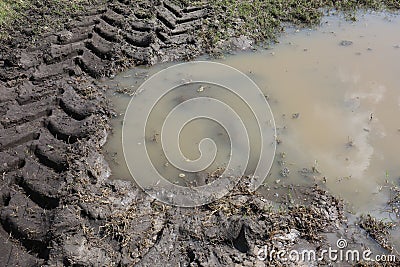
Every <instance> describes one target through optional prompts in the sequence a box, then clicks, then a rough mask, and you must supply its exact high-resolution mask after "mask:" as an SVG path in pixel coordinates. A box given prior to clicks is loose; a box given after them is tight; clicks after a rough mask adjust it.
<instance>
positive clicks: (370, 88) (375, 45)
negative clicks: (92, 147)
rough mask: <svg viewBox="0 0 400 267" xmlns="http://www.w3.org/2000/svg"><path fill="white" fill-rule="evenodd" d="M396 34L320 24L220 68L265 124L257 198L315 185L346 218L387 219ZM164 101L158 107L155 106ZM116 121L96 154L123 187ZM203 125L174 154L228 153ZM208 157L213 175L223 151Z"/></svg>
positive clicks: (119, 103) (387, 20)
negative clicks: (248, 87) (263, 172)
mask: <svg viewBox="0 0 400 267" xmlns="http://www.w3.org/2000/svg"><path fill="white" fill-rule="evenodd" d="M399 28H400V18H399V17H398V16H397V17H393V16H387V15H366V16H364V17H362V18H360V20H359V21H358V22H356V23H350V22H344V21H343V20H341V19H338V18H327V19H325V21H324V23H323V25H322V26H321V27H320V28H318V29H317V30H301V31H297V32H295V33H290V34H287V35H286V36H283V37H282V38H281V39H280V44H278V45H275V46H273V48H272V49H269V50H263V51H259V52H255V53H240V54H237V55H234V56H228V57H226V59H224V60H221V61H220V62H222V63H224V64H227V65H230V66H232V67H235V68H237V69H239V70H241V71H243V72H244V73H246V74H247V75H248V76H249V77H251V78H252V79H253V80H254V81H255V82H256V83H257V84H258V85H259V87H260V88H261V89H262V90H263V92H264V94H265V96H266V97H267V98H268V100H269V104H270V105H271V109H272V111H273V114H274V116H275V123H276V127H277V132H278V143H279V144H278V146H277V153H276V158H275V162H274V164H273V167H272V169H271V172H270V174H269V177H268V178H267V180H266V183H265V186H264V187H261V188H260V190H261V191H264V192H266V193H267V192H269V193H270V192H271V190H272V192H273V190H274V186H276V185H277V184H311V183H314V182H320V183H325V184H326V187H327V188H328V189H329V190H330V191H331V192H332V193H334V194H337V195H339V196H341V197H342V198H344V199H345V200H346V201H347V202H348V203H349V204H350V205H349V206H350V208H351V210H352V211H353V212H354V213H356V214H359V213H367V212H368V213H372V214H374V215H375V216H378V217H381V218H383V217H385V216H388V215H387V214H385V213H382V211H383V210H384V209H385V203H386V202H387V200H388V198H389V192H388V189H389V187H390V186H391V185H392V184H393V183H398V182H399V177H400V168H399V152H400V119H399V114H400V76H399V73H400V35H399ZM165 67H167V65H159V66H157V67H156V68H151V69H146V68H142V69H140V68H136V69H134V70H131V71H127V72H125V73H123V74H121V75H120V76H118V77H116V78H115V79H114V81H113V82H112V83H111V85H113V86H116V85H117V86H118V88H119V89H120V90H121V88H122V89H125V90H126V91H128V92H131V93H132V92H135V90H136V89H137V87H138V85H139V84H140V83H141V82H142V81H143V80H145V79H146V78H147V77H148V75H151V74H153V73H156V72H157V71H158V70H160V69H163V68H165ZM220 96H221V95H220ZM182 97H185V95H184V94H183V95H182ZM129 100H130V97H129V96H126V95H121V94H114V95H113V102H114V105H115V107H116V110H117V111H118V112H119V113H121V114H122V113H123V112H124V110H125V107H126V106H127V104H128V102H129ZM175 100H176V101H178V100H179V99H178V100H177V99H175ZM227 101H228V100H227ZM172 102H173V99H171V101H166V102H165V103H164V105H165V107H168V106H169V105H171V103H172ZM233 102H234V101H233ZM161 108H162V107H161ZM243 112H244V114H245V111H244V110H243ZM244 116H246V115H244ZM121 121H122V116H119V117H118V118H116V119H115V120H114V122H113V123H114V127H113V129H114V134H113V135H112V136H111V137H110V140H109V142H108V143H107V145H106V148H105V149H106V150H107V151H108V152H109V153H108V155H109V162H110V165H111V167H112V170H113V177H115V178H119V179H121V178H122V179H129V178H130V175H129V172H128V170H127V168H126V166H125V163H124V158H123V154H122V151H121V137H120V136H121V127H120V126H121ZM206 124H207V125H208V127H205V125H206ZM209 124H210V122H207V121H204V122H194V123H193V125H191V126H192V127H191V129H192V130H190V128H189V127H188V129H187V130H186V131H184V132H183V135H186V138H183V139H182V140H184V141H182V147H183V150H184V151H185V153H187V154H188V155H189V156H188V157H191V158H196V157H198V154H197V153H198V149H197V148H196V147H195V148H194V146H193V143H196V142H198V140H200V139H201V138H203V137H204V136H208V137H210V138H213V139H215V142H216V143H220V142H221V143H222V144H229V142H227V140H226V139H227V137H226V135H225V133H224V132H223V131H222V130H221V129H219V128H218V127H217V126H216V125H211V126H210V125H209ZM205 129H208V130H205ZM148 138H153V139H154V140H157V138H158V135H157V133H156V132H154V133H150V134H149V137H148ZM255 146H256V145H255ZM157 149H159V148H157ZM157 149H155V150H154V155H155V157H157V155H159V158H158V160H155V163H156V164H157V165H158V166H159V167H160V168H164V171H165V172H166V173H169V174H168V175H169V177H170V179H171V180H172V181H174V182H177V183H180V182H182V181H180V180H179V179H175V178H176V177H178V176H179V175H180V173H179V172H178V171H174V170H173V169H168V168H167V169H166V167H168V166H167V165H166V160H165V158H163V157H162V156H161V155H162V153H161V152H160V151H158V150H157ZM218 149H219V152H220V154H219V156H218V158H217V160H216V161H215V162H214V163H215V164H214V165H213V166H211V167H210V168H209V169H207V170H206V172H210V171H212V170H214V169H216V168H218V167H220V166H223V162H224V160H226V158H228V156H229V146H227V145H225V146H224V145H220V146H218ZM250 164H254V162H252V161H251V162H250ZM181 176H183V175H181ZM181 178H182V177H181ZM174 179H175V180H174ZM397 247H400V244H398V245H397Z"/></svg>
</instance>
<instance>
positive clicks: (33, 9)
mask: <svg viewBox="0 0 400 267" xmlns="http://www.w3.org/2000/svg"><path fill="white" fill-rule="evenodd" d="M104 1H105V0H104ZM104 1H92V0H0V40H2V41H4V40H8V39H10V38H11V36H15V34H18V33H21V32H24V33H27V35H34V36H35V35H38V34H41V33H44V32H46V31H51V30H56V29H59V28H61V27H62V25H63V24H64V23H65V22H67V21H68V20H70V19H71V17H72V16H74V15H75V14H76V13H79V12H84V11H85V8H86V7H89V6H91V5H92V6H93V4H94V2H96V3H102V2H104Z"/></svg>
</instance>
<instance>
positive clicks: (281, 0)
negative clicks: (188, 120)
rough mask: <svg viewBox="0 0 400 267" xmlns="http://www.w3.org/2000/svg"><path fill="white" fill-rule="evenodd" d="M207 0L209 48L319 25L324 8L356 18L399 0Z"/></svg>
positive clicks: (398, 5) (396, 5) (271, 38)
mask: <svg viewBox="0 0 400 267" xmlns="http://www.w3.org/2000/svg"><path fill="white" fill-rule="evenodd" d="M193 3H196V1H193ZM208 3H209V5H210V6H211V10H212V12H211V13H212V14H211V16H210V18H209V19H208V27H207V28H206V30H205V32H204V33H203V34H204V35H205V40H208V43H207V46H208V47H209V48H210V49H212V48H214V47H217V46H218V44H219V43H220V41H224V40H227V39H229V38H231V37H238V36H240V35H245V36H248V37H250V38H251V39H253V40H254V41H255V42H256V43H257V42H261V41H262V42H264V41H266V40H267V41H275V40H276V36H277V33H279V32H280V31H282V29H283V26H284V25H285V23H288V24H295V25H300V26H312V25H318V23H320V20H321V18H322V16H323V15H324V13H326V12H327V11H339V12H342V13H343V14H345V15H346V17H347V18H348V19H352V20H355V14H356V12H357V11H358V10H360V9H363V10H367V9H371V10H398V9H400V0H362V1H356V0H336V1H335V0H329V1H328V0H239V1H237V0H210V1H209V2H208ZM220 11H223V12H220Z"/></svg>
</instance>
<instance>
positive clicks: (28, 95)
mask: <svg viewBox="0 0 400 267" xmlns="http://www.w3.org/2000/svg"><path fill="white" fill-rule="evenodd" d="M152 14H157V16H156V20H150V19H148V18H151V17H152ZM206 15H207V12H206V9H205V8H202V7H193V8H190V7H187V8H179V7H177V6H175V5H173V4H171V3H168V2H163V3H160V4H157V5H154V4H152V3H150V2H148V3H147V4H145V5H142V6H139V5H138V4H136V1H132V2H130V1H120V2H116V3H111V4H107V5H104V6H100V7H96V8H94V9H92V10H91V11H90V13H85V14H84V15H81V16H78V17H77V18H75V19H74V20H73V21H72V22H70V23H69V24H68V25H66V27H65V30H63V31H61V32H57V33H54V34H49V35H47V36H45V37H44V38H43V39H42V40H41V42H40V43H39V45H38V46H36V47H29V48H26V49H7V47H4V48H3V49H2V55H1V61H0V63H1V64H2V67H1V69H0V114H1V121H0V123H1V124H0V159H1V162H2V164H1V167H0V171H1V173H2V180H3V182H2V186H1V191H0V192H1V200H2V201H1V224H2V226H3V227H2V228H0V238H1V248H2V253H1V256H0V257H1V259H0V262H2V263H4V265H5V266H16V265H21V266H30V265H35V264H38V265H39V264H42V263H45V262H47V261H48V260H49V258H54V257H55V258H56V261H60V262H63V261H65V262H64V264H66V265H68V264H69V263H68V261H69V259H70V258H72V259H71V260H70V261H71V262H70V263H71V264H74V263H75V261H76V262H78V263H79V262H81V263H82V264H83V262H84V261H80V260H74V257H73V256H72V257H71V255H65V253H66V251H65V252H64V253H63V251H58V252H61V254H58V253H57V254H58V255H57V254H55V255H53V253H52V251H54V252H56V251H57V249H56V248H55V247H54V246H55V245H57V244H58V242H57V240H59V239H63V238H64V234H63V233H60V232H59V229H57V223H60V224H62V225H63V224H65V226H68V227H70V228H71V229H73V230H74V231H78V232H79V231H80V230H81V229H77V225H73V224H72V223H71V221H70V220H71V218H69V220H65V221H63V220H62V219H61V218H62V216H63V215H64V214H65V213H66V212H68V211H70V210H74V209H76V208H75V206H72V207H70V206H69V205H71V203H74V204H75V203H77V202H81V201H79V200H77V199H76V197H74V196H75V195H76V194H77V193H78V192H79V189H77V188H74V187H76V183H77V181H76V178H75V177H74V172H78V173H82V174H85V175H87V177H86V178H88V179H89V182H90V183H91V184H93V186H96V185H97V187H98V188H100V184H101V183H104V181H99V177H98V175H99V174H98V173H96V172H95V171H93V170H92V171H91V170H90V167H89V166H76V163H75V162H74V157H76V158H79V159H82V161H83V162H87V161H86V160H83V158H82V156H84V155H82V154H80V152H82V151H77V150H78V149H79V148H82V147H85V148H87V149H88V150H94V151H96V148H99V147H100V146H101V145H102V144H103V143H104V140H105V138H106V129H107V120H108V117H109V113H108V111H107V107H106V105H105V99H103V97H102V95H101V89H99V88H98V87H97V86H96V84H95V83H94V80H93V78H100V77H103V76H105V75H110V74H111V71H110V70H114V71H115V70H117V69H118V68H119V67H124V64H129V65H131V64H152V63H155V62H156V61H159V60H167V59H174V58H180V57H182V56H185V55H196V54H197V53H198V52H199V51H198V50H196V47H197V45H196V40H193V37H192V36H193V34H192V32H193V31H194V30H196V29H197V28H198V27H199V26H200V25H201V20H202V18H204V17H205V16H206ZM188 51H190V52H188ZM196 51H197V52H196ZM172 55H173V56H172ZM89 148H90V149H89ZM75 152H76V153H75ZM90 158H91V159H92V160H97V159H98V158H101V155H98V154H95V155H91V156H90ZM96 164H97V163H96ZM102 164H103V165H105V163H100V166H102ZM74 198H75V199H74ZM87 209H88V208H87ZM86 213H89V211H84V209H82V210H81V211H78V210H77V214H76V216H77V218H76V220H77V223H78V224H79V225H82V226H83V225H85V224H87V225H88V227H91V225H92V224H93V223H94V224H96V222H95V221H96V219H97V218H96V217H93V218H90V217H88V216H89V215H88V214H87V215H86ZM92 220H93V221H94V222H93V223H92V222H91V221H92ZM60 227H62V228H64V227H63V226H61V225H60ZM74 228H75V229H74ZM78 228H80V227H78ZM58 235H60V236H58ZM82 242H85V241H84V239H83V238H81V239H79V242H78V243H77V244H80V245H82V244H81V243H82ZM61 246H62V248H60V249H61V250H67V251H69V252H71V253H72V252H73V251H74V250H77V248H73V246H74V245H68V244H63V243H62V242H61ZM68 246H69V247H68ZM113 250H115V248H113ZM97 256H100V255H97ZM91 257H92V259H90V261H93V260H95V261H98V260H101V259H99V258H98V257H94V256H93V255H91ZM96 258H97V259H96ZM95 265H96V264H95Z"/></svg>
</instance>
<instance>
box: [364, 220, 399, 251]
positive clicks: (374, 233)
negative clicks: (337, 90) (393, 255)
mask: <svg viewBox="0 0 400 267" xmlns="http://www.w3.org/2000/svg"><path fill="white" fill-rule="evenodd" d="M359 225H360V227H361V228H362V229H364V230H365V231H366V232H367V233H368V234H369V236H370V237H372V238H373V239H374V240H375V241H376V242H378V244H379V245H381V246H382V247H383V248H385V249H387V250H389V251H393V247H392V245H391V244H389V242H388V236H389V230H390V229H392V228H393V227H395V224H394V223H392V222H384V221H383V220H377V219H376V218H374V217H372V216H371V215H369V214H368V215H363V216H361V218H360V222H359Z"/></svg>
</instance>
